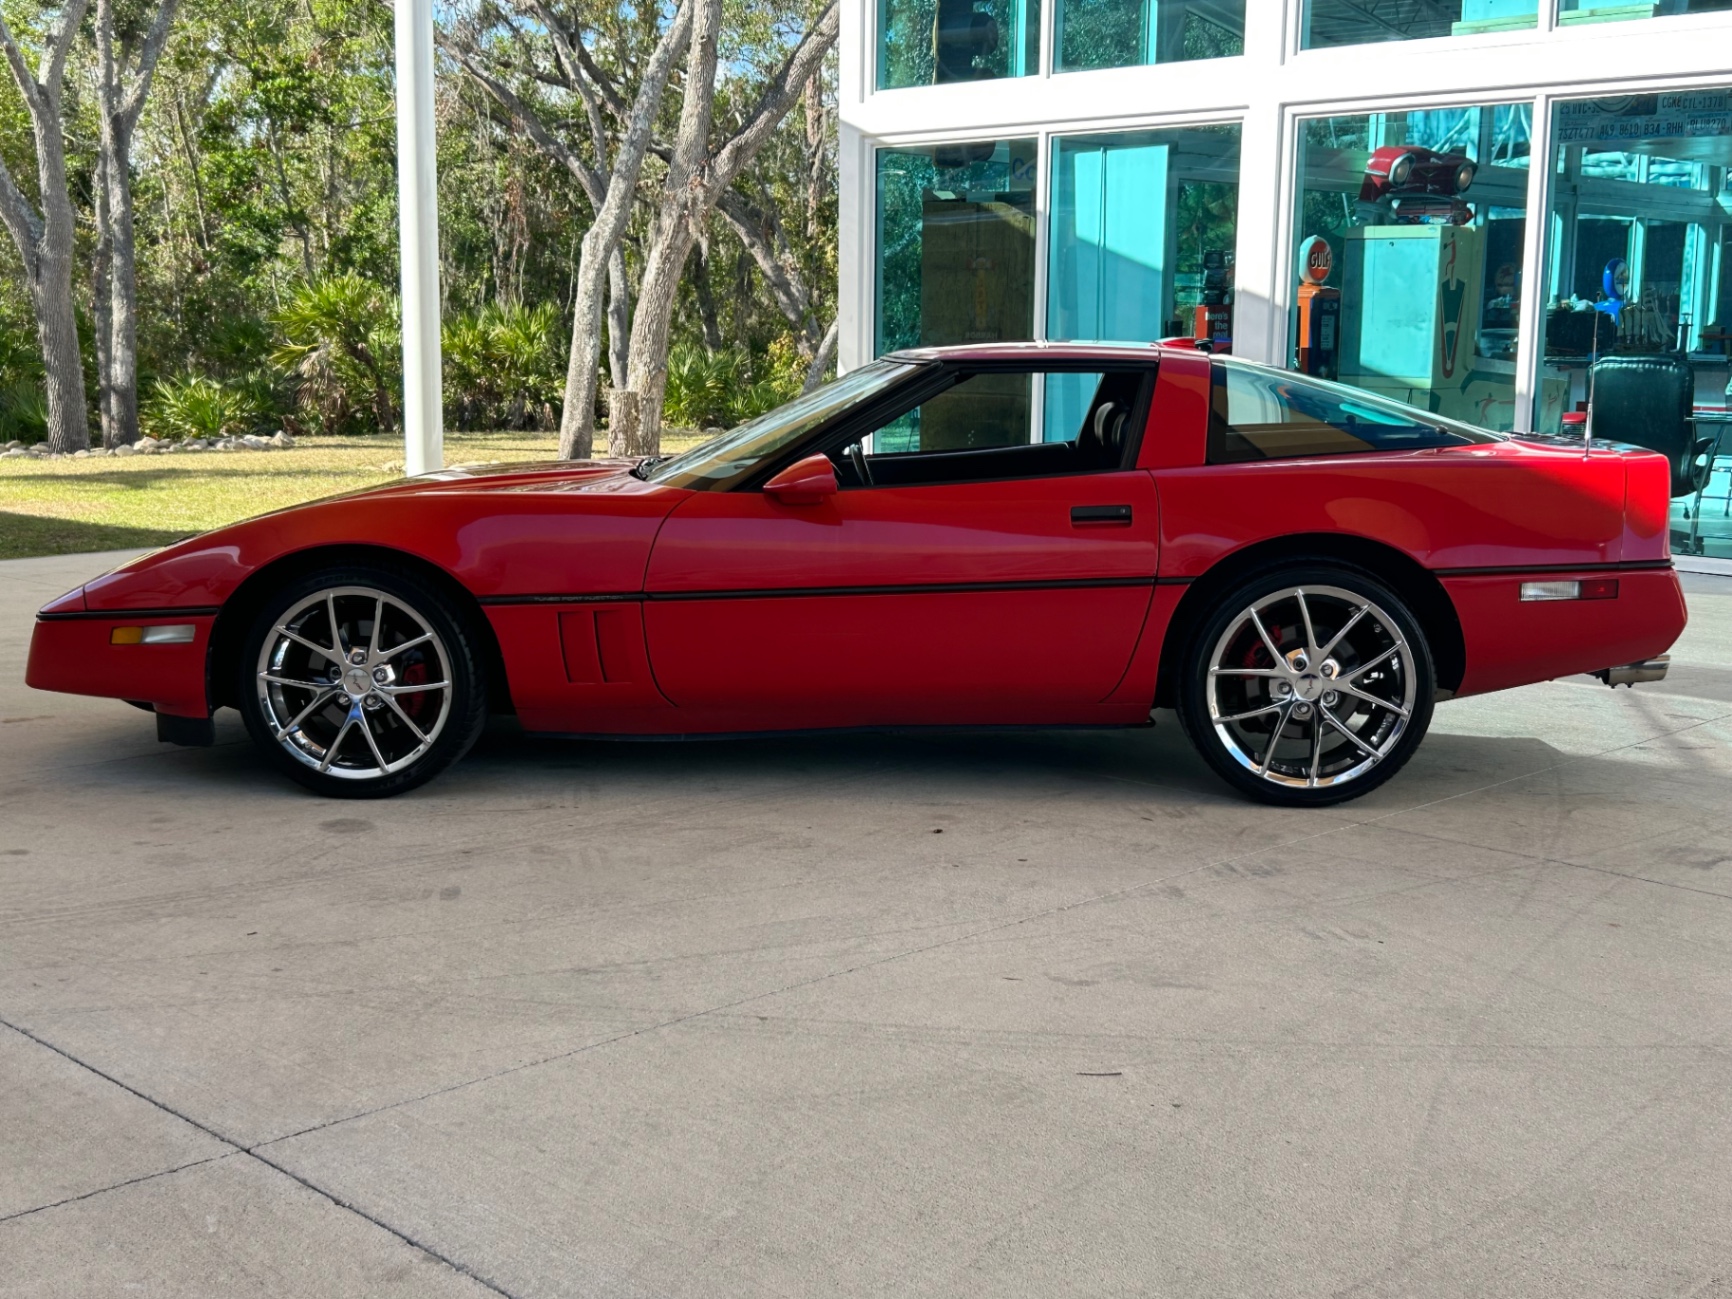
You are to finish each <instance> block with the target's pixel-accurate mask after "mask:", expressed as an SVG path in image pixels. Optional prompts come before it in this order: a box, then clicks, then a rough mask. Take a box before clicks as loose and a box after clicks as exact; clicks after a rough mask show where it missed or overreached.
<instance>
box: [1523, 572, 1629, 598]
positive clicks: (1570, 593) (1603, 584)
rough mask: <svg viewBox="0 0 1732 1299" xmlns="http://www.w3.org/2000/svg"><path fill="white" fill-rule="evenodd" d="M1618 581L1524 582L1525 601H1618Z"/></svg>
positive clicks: (1595, 579)
mask: <svg viewBox="0 0 1732 1299" xmlns="http://www.w3.org/2000/svg"><path fill="white" fill-rule="evenodd" d="M1617 598H1618V579H1617V578H1615V577H1589V578H1583V579H1582V580H1580V581H1573V582H1523V583H1522V599H1523V600H1616V599H1617Z"/></svg>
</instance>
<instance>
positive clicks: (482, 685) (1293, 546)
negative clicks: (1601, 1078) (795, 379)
mask: <svg viewBox="0 0 1732 1299" xmlns="http://www.w3.org/2000/svg"><path fill="white" fill-rule="evenodd" d="M1668 490H1669V477H1668V467H1667V464H1666V461H1665V460H1664V459H1663V458H1662V457H1660V456H1658V455H1652V454H1646V453H1632V452H1628V451H1620V450H1613V449H1600V448H1594V449H1588V450H1584V449H1582V448H1579V447H1578V448H1568V449H1566V448H1558V447H1542V446H1538V445H1533V444H1528V443H1524V442H1521V441H1518V440H1514V439H1509V438H1504V437H1499V436H1496V435H1493V434H1488V433H1484V432H1483V431H1480V430H1474V429H1469V428H1465V427H1462V426H1459V425H1454V424H1451V423H1449V422H1448V421H1444V420H1441V419H1439V418H1438V417H1435V416H1431V415H1427V414H1424V413H1422V412H1419V411H1415V410H1412V409H1410V408H1407V407H1402V406H1397V405H1395V404H1393V403H1388V402H1384V401H1381V399H1377V398H1372V397H1368V396H1366V395H1365V394H1362V393H1358V392H1356V391H1354V390H1351V389H1347V388H1342V387H1338V386H1335V385H1331V384H1326V383H1321V382H1319V381H1315V380H1311V379H1308V378H1305V377H1303V376H1298V375H1292V374H1287V373H1284V372H1280V371H1275V370H1268V369H1264V368H1262V367H1258V366H1253V365H1248V364H1246V363H1243V362H1238V361H1233V360H1230V359H1226V358H1219V357H1210V356H1208V355H1205V354H1201V353H1197V352H1190V351H1183V350H1176V349H1167V348H1132V347H1106V346H1084V345H1075V346H1071V345H1033V344H1029V345H1020V346H993V347H975V348H955V349H934V350H926V351H918V352H909V353H899V354H896V355H894V356H892V357H889V358H886V359H885V360H882V361H879V362H875V363H874V364H873V365H871V366H868V367H864V368H863V369H862V370H858V371H855V372H852V373H851V374H850V375H848V376H845V377H844V378H843V379H841V380H838V381H837V382H836V383H835V384H833V385H830V386H829V387H827V388H825V389H820V390H819V391H818V392H817V393H814V394H808V395H807V396H806V397H803V398H800V399H798V400H797V401H796V402H794V403H792V404H791V405H790V406H789V407H785V408H783V409H782V410H781V411H778V412H773V413H772V414H771V415H770V416H767V417H765V418H764V419H763V420H760V421H757V422H755V423H754V424H752V425H748V426H745V427H744V428H742V429H740V430H736V431H735V432H734V433H731V434H728V435H724V437H723V438H721V439H718V440H717V442H715V443H712V444H707V445H706V446H705V447H700V448H698V449H697V450H695V451H693V452H688V453H686V454H685V455H682V456H679V457H675V458H672V459H669V460H662V461H656V460H651V461H646V462H642V463H634V462H624V461H612V462H589V463H557V464H544V465H531V466H515V467H505V468H497V467H496V468H491V469H453V470H448V471H445V472H441V473H435V474H430V475H426V476H423V477H419V478H414V479H408V480H405V481H402V482H399V483H395V484H392V485H389V486H386V487H382V488H379V489H377V490H372V491H366V492H361V493H356V494H353V495H348V496H342V497H337V498H334V499H330V500H325V501H319V502H315V503H312V504H309V505H305V506H300V507H297V508H294V509H289V510H284V511H280V512H278V513H275V514H269V515H265V516H263V517H261V518H257V519H253V520H250V521H248V522H245V523H240V524H237V525H235V526H232V527H228V528H223V529H220V530H218V531H215V532H212V533H208V534H206V535H204V536H200V537H195V538H192V539H190V540H187V541H183V542H180V543H178V544H176V545H173V546H170V547H168V548H166V549H164V550H160V551H157V552H155V553H153V554H150V555H146V556H143V557H141V558H139V559H136V560H133V561H132V562H130V563H128V564H125V565H123V566H121V567H120V568H118V569H116V570H114V571H113V572H111V573H108V574H106V575H105V576H102V577H99V578H96V579H95V580H94V581H91V582H89V583H87V584H86V585H85V586H83V587H80V588H79V589H78V590H75V591H73V592H71V593H69V594H68V595H66V596H64V597H62V598H61V599H59V600H56V601H54V602H53V603H52V604H50V605H48V606H47V607H46V608H45V609H43V610H42V611H41V613H40V615H39V619H38V622H37V625H36V629H35V637H34V640H33V642H32V646H31V655H30V665H29V674H28V680H29V683H30V684H31V685H33V686H36V687H38V688H40V689H44V690H58V691H68V692H73V693H79V694H95V695H106V696H113V697H116V698H120V699H125V700H129V701H132V702H135V703H138V704H142V705H146V706H148V707H150V708H152V709H153V710H154V711H155V712H156V713H157V715H158V718H159V729H160V731H161V733H162V734H163V736H164V738H168V739H175V740H179V741H181V742H199V741H200V740H204V739H205V738H206V737H207V736H208V733H209V721H208V719H209V718H210V716H211V714H212V712H213V710H215V709H216V708H218V707H220V706H224V705H234V706H239V707H240V708H241V709H242V712H243V714H244V715H246V717H247V721H248V724H249V727H250V728H251V729H252V731H253V734H254V736H255V738H257V739H258V740H259V741H260V743H261V744H263V745H264V746H265V747H266V749H267V750H268V751H272V752H274V753H276V755H277V757H278V759H279V760H280V761H281V762H282V763H283V766H284V769H285V771H287V772H289V773H290V774H292V775H295V776H296V777H297V778H300V779H302V780H303V781H305V782H306V783H308V784H311V785H313V786H314V787H315V788H319V789H321V790H323V791H324V792H328V793H336V794H378V793H390V792H395V791H396V790H397V789H401V788H406V787H408V786H409V785H412V784H415V783H418V782H419V781H420V780H424V779H426V778H427V777H428V776H430V775H431V774H433V773H434V772H435V771H437V770H438V769H440V768H441V767H443V766H445V765H447V764H448V763H449V762H451V761H455V759H456V758H457V757H458V756H461V753H462V751H463V750H464V749H466V748H467V747H468V744H469V743H471V742H472V741H473V739H474V736H475V733H476V732H477V731H478V729H479V727H480V724H481V721H482V720H484V717H485V714H486V712H487V711H488V710H489V709H491V710H493V711H511V712H515V714H516V715H517V717H518V719H519V720H520V721H521V724H522V726H523V727H524V728H525V729H527V730H530V731H538V732H554V733H562V734H576V735H619V736H625V735H658V736H668V735H698V734H715V733H726V732H766V731H787V730H808V729H818V728H841V727H904V726H982V725H1018V726H1023V725H1039V726H1085V725H1086V726H1092V725H1112V726H1133V725H1139V724H1146V723H1147V722H1148V720H1149V717H1150V711H1151V709H1152V708H1154V707H1156V706H1169V705H1170V706H1174V707H1177V708H1178V709H1179V712H1180V715H1181V718H1182V719H1183V720H1184V722H1185V725H1186V728H1187V730H1188V731H1189V732H1190V733H1191V734H1192V736H1193V738H1195V739H1197V740H1198V742H1199V746H1200V747H1201V748H1202V749H1203V751H1204V754H1205V756H1206V757H1208V758H1209V760H1210V762H1211V763H1212V764H1213V765H1215V767H1216V769H1217V770H1218V771H1220V772H1221V774H1222V775H1223V776H1225V777H1226V778H1228V779H1229V780H1232V781H1234V782H1235V783H1236V784H1238V785H1240V787H1241V788H1243V789H1245V790H1246V791H1247V792H1249V793H1251V794H1254V795H1257V796H1261V797H1266V798H1271V799H1274V800H1276V801H1283V802H1299V803H1305V802H1327V801H1333V800H1334V799H1338V798H1342V797H1348V796H1351V795H1353V794H1356V793H1359V792H1362V791H1363V790H1364V789H1368V788H1370V787H1372V786H1373V785H1374V784H1376V783H1377V782H1378V781H1380V780H1381V779H1384V778H1386V777H1387V775H1389V774H1391V773H1392V772H1393V771H1394V770H1395V769H1396V768H1397V767H1398V766H1399V765H1400V763H1401V762H1402V761H1404V760H1405V758H1406V756H1407V753H1409V752H1411V748H1412V746H1413V745H1415V744H1417V742H1418V738H1419V736H1420V734H1422V733H1423V730H1424V726H1425V724H1426V722H1427V721H1428V719H1429V716H1430V710H1431V704H1432V701H1433V699H1434V698H1447V697H1449V696H1451V695H1470V694H1478V693H1482V692H1485V691H1490V690H1500V689H1503V688H1506V687H1509V686H1516V685H1522V684H1525V683H1530V682H1535V681H1540V680H1544V679H1547V678H1551V677H1557V676H1561V675H1564V674H1568V673H1578V672H1593V671H1609V670H1611V669H1620V668H1625V665H1631V666H1629V667H1628V668H1627V669H1626V670H1625V672H1624V675H1623V676H1622V677H1618V676H1613V677H1612V678H1611V679H1612V680H1614V681H1616V680H1619V679H1630V678H1632V677H1633V678H1636V679H1642V678H1644V677H1647V678H1651V677H1652V676H1654V675H1655V674H1656V673H1658V672H1661V671H1663V665H1662V664H1660V663H1658V662H1650V660H1655V659H1656V656H1659V655H1661V654H1662V652H1663V651H1665V650H1666V649H1668V648H1669V647H1670V646H1671V644H1672V643H1673V641H1674V640H1675V639H1676V637H1677V636H1678V634H1679V632H1680V631H1681V630H1682V628H1683V626H1684V620H1685V613H1684V604H1683V599H1682V596H1681V593H1680V590H1679V585H1678V581H1677V578H1676V576H1675V574H1674V572H1673V570H1672V564H1671V560H1670V556H1669V551H1668V530H1667V506H1668ZM1379 655H1381V656H1382V658H1381V659H1379V657H1378V656H1379Z"/></svg>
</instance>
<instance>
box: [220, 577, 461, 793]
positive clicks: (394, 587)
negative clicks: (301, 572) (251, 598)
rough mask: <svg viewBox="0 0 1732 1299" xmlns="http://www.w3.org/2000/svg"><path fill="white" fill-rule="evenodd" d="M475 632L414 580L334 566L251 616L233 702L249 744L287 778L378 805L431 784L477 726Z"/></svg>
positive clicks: (442, 599)
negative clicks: (237, 703) (249, 737)
mask: <svg viewBox="0 0 1732 1299" xmlns="http://www.w3.org/2000/svg"><path fill="white" fill-rule="evenodd" d="M480 664H481V657H480V655H479V654H478V653H477V651H476V644H475V636H474V633H473V632H471V631H470V630H469V629H468V627H467V626H466V624H465V619H464V618H463V617H462V616H461V614H460V613H458V612H457V611H455V610H453V609H452V608H450V607H449V602H448V600H447V599H446V598H445V597H444V596H443V595H441V593H439V592H438V591H436V590H435V589H433V588H432V587H431V586H429V585H428V584H427V583H425V582H423V581H421V580H420V579H419V578H417V577H416V576H414V575H413V574H411V573H406V572H396V571H392V570H387V569H375V568H359V567H356V568H335V569H328V570H325V571H324V572H320V573H314V574H311V575H310V576H307V577H305V578H302V579H301V580H299V581H296V582H294V583H292V584H291V585H289V586H287V587H285V588H284V589H283V590H282V591H281V592H280V593H279V594H278V595H277V596H276V597H275V598H273V599H272V600H270V601H268V602H267V603H266V605H265V607H264V608H263V609H262V610H261V611H260V612H259V615H258V617H257V619H256V620H255V622H254V624H253V627H252V629H251V632H250V634H249V635H248V638H247V643H246V648H245V650H244V652H243V654H242V658H241V680H240V681H239V683H238V691H237V695H238V698H239V699H240V704H241V714H242V715H243V716H244V717H245V718H246V723H247V730H248V731H249V732H250V733H251V734H252V737H253V740H254V742H255V743H256V744H258V746H259V747H260V748H261V749H262V750H264V752H265V753H266V754H268V755H269V756H270V758H271V760H272V761H273V762H274V763H275V764H276V765H277V766H278V767H280V768H281V769H282V770H283V771H284V772H285V773H286V774H287V775H288V776H290V777H291V778H292V779H294V780H297V781H299V782H300V783H301V784H303V785H305V786H307V787H308V788H309V789H312V790H315V791H317V792H318V793H320V794H324V795H327V796H329V797H334V798H381V797H385V796H387V795H391V794H400V793H402V792H403V791H404V790H407V789H413V788H414V787H415V786H417V785H419V784H422V783H424V782H425V781H427V780H430V779H432V778H433V777H434V776H436V775H438V774H439V772H441V771H443V770H444V769H445V768H446V767H448V766H450V765H451V764H452V763H453V762H456V761H457V759H459V758H460V757H462V756H463V754H464V753H466V752H467V751H468V749H469V747H470V745H472V744H474V742H475V739H476V737H477V736H479V735H480V733H481V728H482V725H483V724H484V723H485V721H486V698H487V696H486V690H485V687H484V683H483V681H482V676H481V667H480Z"/></svg>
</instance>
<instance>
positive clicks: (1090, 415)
mask: <svg viewBox="0 0 1732 1299" xmlns="http://www.w3.org/2000/svg"><path fill="white" fill-rule="evenodd" d="M1149 378H1150V373H1148V372H1144V371H1130V370H1125V371H1112V372H1101V371H1096V372H1092V373H1074V372H1068V371H1066V372H1059V371H1053V372H1050V373H1045V374H1042V375H1036V374H1033V373H1028V372H1022V373H1006V372H1004V371H1001V370H987V371H981V372H979V373H977V374H971V375H967V376H965V377H964V378H962V379H961V380H960V381H959V382H957V383H956V384H954V385H953V386H951V387H949V388H946V389H945V390H944V391H943V392H941V393H938V394H937V395H936V396H933V397H930V398H928V399H927V400H926V401H924V402H922V403H921V404H920V405H918V406H916V407H914V408H913V409H911V410H908V411H904V412H903V413H902V414H900V415H898V416H896V417H895V418H894V419H891V420H888V421H886V422H885V423H884V424H882V425H880V426H879V427H878V428H877V429H876V430H874V432H873V434H872V437H871V444H870V445H871V452H870V454H867V453H866V449H865V446H866V444H865V441H864V439H862V440H861V441H860V442H856V443H854V444H851V445H850V446H847V447H844V448H841V449H840V450H838V451H836V452H834V453H833V454H832V455H831V460H832V461H833V462H834V463H835V465H836V472H837V479H838V481H839V482H840V483H842V485H843V486H845V487H886V486H902V487H906V486H917V485H923V484H929V483H946V482H981V481H989V480H993V479H1009V478H1048V477H1054V476H1057V475H1061V474H1072V473H1089V472H1097V473H1098V472H1102V471H1105V470H1109V469H1117V468H1120V467H1121V466H1122V464H1123V462H1124V458H1125V453H1126V449H1127V446H1128V443H1129V441H1130V439H1131V434H1132V432H1133V420H1134V417H1135V416H1134V413H1135V411H1136V410H1137V408H1138V406H1139V403H1140V399H1141V397H1142V394H1143V391H1144V388H1145V386H1146V384H1147V383H1148V381H1149ZM1037 379H1039V380H1040V382H1039V383H1038V384H1037V382H1036V380H1037ZM1037 394H1043V395H1037ZM1037 413H1038V414H1039V415H1040V417H1041V418H1040V419H1039V420H1038V421H1037V420H1036V419H1035V415H1036V414H1037Z"/></svg>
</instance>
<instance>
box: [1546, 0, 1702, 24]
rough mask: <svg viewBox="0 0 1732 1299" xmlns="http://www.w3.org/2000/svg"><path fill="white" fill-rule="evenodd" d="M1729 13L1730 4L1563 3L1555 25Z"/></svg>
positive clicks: (1667, 0)
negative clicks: (1726, 10) (1722, 11)
mask: <svg viewBox="0 0 1732 1299" xmlns="http://www.w3.org/2000/svg"><path fill="white" fill-rule="evenodd" d="M1725 9H1732V0H1636V3H1634V4H1632V3H1631V0H1562V3H1561V4H1559V5H1558V25H1559V26H1564V27H1567V26H1573V25H1575V24H1577V23H1610V22H1621V21H1623V20H1624V19H1627V18H1665V17H1668V16H1670V15H1672V14H1700V13H1712V12H1716V11H1720V10H1725Z"/></svg>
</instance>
